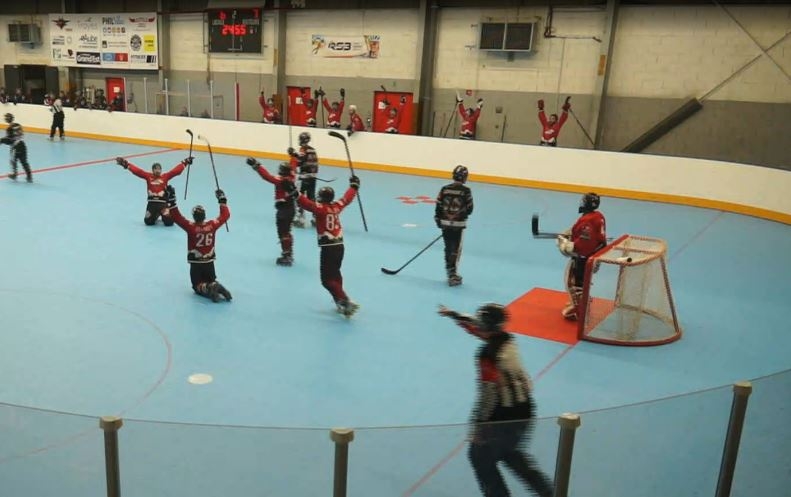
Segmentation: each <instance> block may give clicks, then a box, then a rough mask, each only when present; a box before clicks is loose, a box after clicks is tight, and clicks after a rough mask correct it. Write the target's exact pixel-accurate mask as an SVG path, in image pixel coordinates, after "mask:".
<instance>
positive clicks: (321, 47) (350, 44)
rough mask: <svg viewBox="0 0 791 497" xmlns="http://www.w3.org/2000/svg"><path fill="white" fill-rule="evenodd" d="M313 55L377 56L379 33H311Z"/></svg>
mask: <svg viewBox="0 0 791 497" xmlns="http://www.w3.org/2000/svg"><path fill="white" fill-rule="evenodd" d="M311 41H312V44H313V55H314V56H316V57H328V58H339V59H351V58H360V57H361V58H365V59H376V58H378V57H379V41H380V40H379V35H360V36H330V35H313V36H312V37H311Z"/></svg>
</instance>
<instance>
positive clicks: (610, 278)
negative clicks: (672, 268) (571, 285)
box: [578, 235, 681, 345]
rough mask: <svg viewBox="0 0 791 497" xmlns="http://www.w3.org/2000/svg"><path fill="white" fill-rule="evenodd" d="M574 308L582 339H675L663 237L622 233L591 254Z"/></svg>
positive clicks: (638, 341) (612, 341) (676, 327)
mask: <svg viewBox="0 0 791 497" xmlns="http://www.w3.org/2000/svg"><path fill="white" fill-rule="evenodd" d="M579 310H580V311H581V314H582V315H581V316H580V319H579V320H578V326H579V329H578V331H579V338H580V339H582V340H590V341H594V342H602V343H609V344H615V345H660V344H663V343H668V342H672V341H675V340H678V339H679V338H680V337H681V328H680V327H679V325H678V318H677V316H676V308H675V305H674V304H673V296H672V293H671V291H670V280H669V279H668V276H667V244H666V243H665V241H664V240H660V239H658V238H649V237H645V236H635V235H623V236H621V237H620V238H618V239H617V240H615V241H614V242H612V243H611V244H609V245H607V246H606V247H604V248H603V249H601V250H600V251H599V252H597V253H596V254H595V255H594V256H592V257H590V258H589V259H588V261H587V264H586V267H585V283H584V287H583V293H582V301H581V302H580V307H579Z"/></svg>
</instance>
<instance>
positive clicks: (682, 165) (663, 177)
mask: <svg viewBox="0 0 791 497" xmlns="http://www.w3.org/2000/svg"><path fill="white" fill-rule="evenodd" d="M2 107H3V110H2V112H3V114H5V113H6V112H11V113H13V114H14V115H15V117H16V120H17V122H19V123H20V124H21V125H22V126H23V127H24V128H25V129H26V130H27V131H28V132H47V133H48V132H49V127H50V124H51V120H52V114H51V113H50V112H49V109H48V108H47V107H44V106H43V105H28V104H20V105H11V104H6V105H3V106H2ZM187 128H189V129H191V130H193V131H194V132H196V133H199V134H202V135H205V136H207V137H210V139H211V142H212V147H213V149H214V151H217V152H219V153H227V154H235V155H256V156H258V157H264V158H272V159H285V157H286V156H285V149H286V148H287V147H288V143H289V136H288V133H289V127H288V126H276V125H265V124H261V123H250V122H235V121H222V120H213V119H202V118H189V117H175V116H162V115H158V114H137V113H123V112H115V113H109V112H107V111H100V110H85V109H80V110H79V111H74V110H73V109H66V134H67V136H73V137H83V138H95V139H106V140H112V141H120V142H128V143H136V144H148V145H158V146H170V147H174V148H185V149H186V148H187V147H188V140H187V135H186V133H185V130H186V129H187ZM302 131H309V132H310V133H311V135H312V136H313V142H314V145H315V146H316V148H317V150H319V152H320V157H321V160H322V163H324V164H327V165H337V166H345V165H346V155H345V150H344V148H343V144H342V143H341V142H340V141H339V140H336V139H333V138H332V137H330V136H328V135H327V130H326V129H322V128H300V127H297V126H294V127H293V128H292V133H293V136H294V137H296V135H297V134H299V133H300V132H302ZM348 141H349V148H350V150H351V154H352V159H353V160H354V163H355V168H359V169H363V170H364V169H370V170H378V171H389V172H397V173H405V174H417V175H424V176H437V177H447V176H448V174H449V171H450V170H451V169H452V168H453V166H455V165H456V164H459V163H463V164H464V165H466V166H467V167H469V169H470V172H471V179H472V180H474V181H485V182H492V183H498V184H506V185H515V186H527V187H532V188H540V189H551V190H559V191H568V192H582V191H588V190H596V191H597V192H599V193H600V194H603V195H609V196H617V197H623V198H632V199H638V200H653V201H658V202H668V203H677V204H683V205H691V206H696V207H705V208H712V209H719V210H724V211H729V212H735V213H739V214H746V215H751V216H756V217H760V218H764V219H769V220H773V221H779V222H783V223H786V224H791V195H789V194H788V192H789V191H791V172H787V171H783V170H779V169H771V168H766V167H759V166H750V165H744V164H736V163H730V162H719V161H711V160H701V159H688V158H679V157H667V156H656V155H643V154H625V153H618V152H599V151H591V150H578V149H565V148H562V147H558V148H550V147H539V146H532V145H516V144H507V143H496V142H495V143H493V142H476V141H465V140H456V139H443V138H429V137H419V136H407V135H386V134H380V133H355V134H354V135H353V136H352V137H351V138H349V140H348ZM67 144H68V142H67ZM198 150H200V148H198ZM31 155H32V157H33V160H35V151H32V153H31Z"/></svg>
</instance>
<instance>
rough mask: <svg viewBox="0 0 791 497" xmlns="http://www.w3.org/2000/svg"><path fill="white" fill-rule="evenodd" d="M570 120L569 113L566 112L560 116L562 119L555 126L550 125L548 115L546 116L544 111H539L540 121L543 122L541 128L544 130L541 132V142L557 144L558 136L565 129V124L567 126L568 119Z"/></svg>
mask: <svg viewBox="0 0 791 497" xmlns="http://www.w3.org/2000/svg"><path fill="white" fill-rule="evenodd" d="M568 118H569V113H568V112H566V111H565V110H564V111H563V112H562V113H561V114H560V119H558V120H557V122H556V123H555V124H552V125H550V124H549V121H548V120H547V115H546V114H544V111H543V110H540V111H538V120H539V121H541V127H542V128H543V130H542V131H541V141H542V142H545V143H555V142H556V141H557V138H558V135H559V134H560V128H562V127H563V124H565V122H566V119H568Z"/></svg>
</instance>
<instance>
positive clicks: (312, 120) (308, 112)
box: [305, 105, 316, 128]
mask: <svg viewBox="0 0 791 497" xmlns="http://www.w3.org/2000/svg"><path fill="white" fill-rule="evenodd" d="M305 126H310V127H311V128H315V127H316V107H308V106H307V105H306V106H305Z"/></svg>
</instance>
